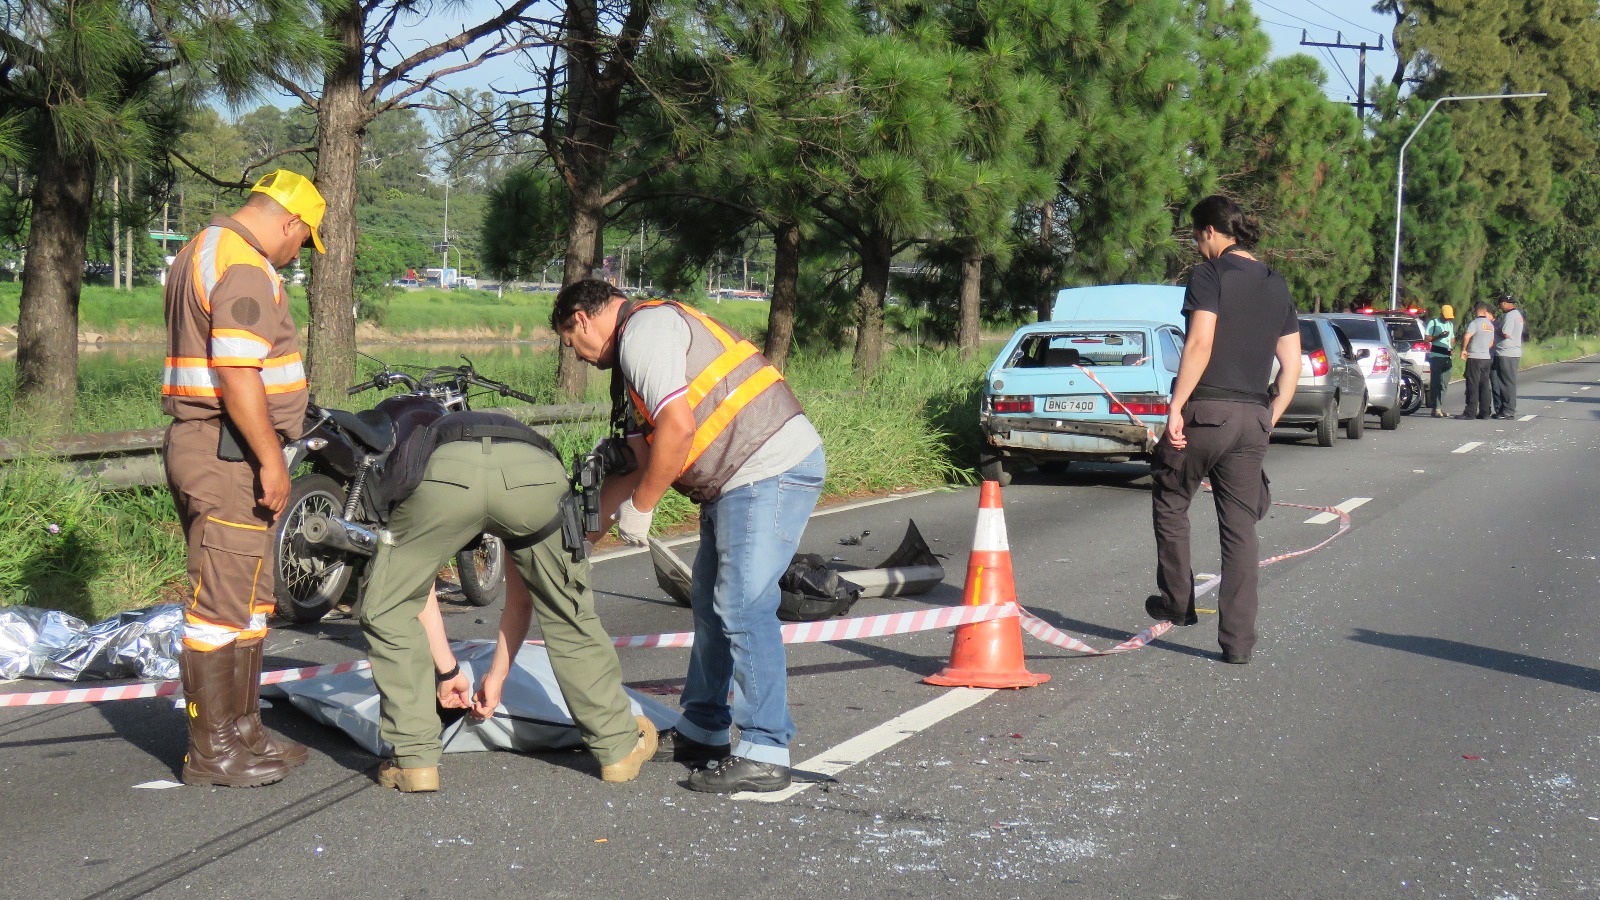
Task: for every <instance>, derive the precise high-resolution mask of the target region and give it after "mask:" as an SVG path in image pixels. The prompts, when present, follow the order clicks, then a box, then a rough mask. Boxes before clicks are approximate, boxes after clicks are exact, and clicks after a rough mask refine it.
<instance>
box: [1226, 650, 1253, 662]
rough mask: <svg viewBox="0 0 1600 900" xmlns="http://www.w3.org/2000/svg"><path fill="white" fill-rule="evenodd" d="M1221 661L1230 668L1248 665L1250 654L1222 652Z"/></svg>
mask: <svg viewBox="0 0 1600 900" xmlns="http://www.w3.org/2000/svg"><path fill="white" fill-rule="evenodd" d="M1222 661H1223V662H1225V663H1227V664H1228V665H1230V666H1244V665H1249V664H1250V654H1248V653H1229V652H1228V651H1226V650H1224V651H1222Z"/></svg>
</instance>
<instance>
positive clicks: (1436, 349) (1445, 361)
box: [1422, 303, 1456, 419]
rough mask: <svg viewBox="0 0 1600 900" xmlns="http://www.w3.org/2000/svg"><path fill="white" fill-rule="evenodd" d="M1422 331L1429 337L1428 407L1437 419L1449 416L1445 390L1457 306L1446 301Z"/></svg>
mask: <svg viewBox="0 0 1600 900" xmlns="http://www.w3.org/2000/svg"><path fill="white" fill-rule="evenodd" d="M1422 333H1423V334H1424V335H1425V336H1427V338H1428V344H1429V346H1428V369H1429V371H1430V373H1431V376H1432V377H1431V378H1430V380H1429V383H1428V407H1429V408H1430V409H1432V410H1433V417H1434V418H1435V419H1444V418H1448V414H1446V413H1445V411H1444V390H1445V388H1446V387H1448V386H1449V384H1450V358H1451V356H1452V355H1453V353H1454V351H1455V346H1456V311H1455V307H1453V306H1451V305H1450V304H1448V303H1445V304H1443V305H1441V306H1440V307H1439V314H1438V315H1436V316H1434V317H1433V318H1431V319H1429V320H1428V322H1427V324H1426V325H1425V326H1423V329H1422Z"/></svg>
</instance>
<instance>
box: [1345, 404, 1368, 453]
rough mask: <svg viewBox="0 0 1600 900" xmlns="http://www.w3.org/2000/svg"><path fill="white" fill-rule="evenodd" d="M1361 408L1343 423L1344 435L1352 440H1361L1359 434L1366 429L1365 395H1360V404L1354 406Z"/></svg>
mask: <svg viewBox="0 0 1600 900" xmlns="http://www.w3.org/2000/svg"><path fill="white" fill-rule="evenodd" d="M1356 408H1357V409H1359V410H1361V411H1360V412H1358V413H1356V414H1355V415H1353V416H1351V417H1350V421H1348V422H1346V423H1344V436H1345V437H1347V438H1349V439H1350V440H1352V441H1359V440H1361V435H1362V433H1363V432H1365V431H1366V430H1367V396H1366V395H1365V394H1362V395H1361V405H1360V406H1358V407H1356Z"/></svg>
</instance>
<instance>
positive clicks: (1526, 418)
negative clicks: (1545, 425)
mask: <svg viewBox="0 0 1600 900" xmlns="http://www.w3.org/2000/svg"><path fill="white" fill-rule="evenodd" d="M1536 418H1538V416H1535V415H1534V414H1533V413H1528V414H1527V415H1525V416H1523V417H1522V418H1520V419H1518V420H1517V421H1518V422H1532V421H1533V420H1534V419H1536Z"/></svg>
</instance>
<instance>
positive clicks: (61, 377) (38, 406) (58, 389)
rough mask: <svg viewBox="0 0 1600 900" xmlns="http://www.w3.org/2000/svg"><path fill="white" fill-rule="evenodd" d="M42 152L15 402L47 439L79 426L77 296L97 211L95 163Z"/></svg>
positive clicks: (19, 333)
mask: <svg viewBox="0 0 1600 900" xmlns="http://www.w3.org/2000/svg"><path fill="white" fill-rule="evenodd" d="M44 131H45V133H46V134H53V132H51V131H50V130H49V129H48V128H46V129H44ZM46 140H47V141H49V140H51V139H50V138H46ZM40 150H41V152H40V154H39V172H38V175H37V177H36V178H35V179H34V183H33V215H32V227H31V228H30V229H29V232H28V260H27V264H26V265H25V266H24V268H23V270H22V297H21V300H20V304H21V309H20V311H19V315H18V317H17V389H16V405H17V413H18V415H19V416H20V417H21V418H22V419H23V420H24V421H26V422H28V423H29V424H30V425H31V426H32V433H33V434H34V435H38V436H45V435H49V434H57V433H60V432H64V431H67V430H69V429H70V428H71V427H72V417H73V410H74V407H75V406H76V404H77V400H78V296H79V294H80V293H81V291H82V290H83V261H84V254H85V251H86V250H87V247H88V243H89V218H90V213H91V211H92V210H93V208H94V181H95V161H94V157H93V156H92V155H90V154H87V153H83V152H73V153H64V152H62V151H61V150H60V149H59V148H57V147H53V146H44V147H41V148H40Z"/></svg>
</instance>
